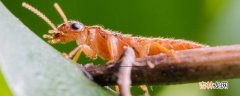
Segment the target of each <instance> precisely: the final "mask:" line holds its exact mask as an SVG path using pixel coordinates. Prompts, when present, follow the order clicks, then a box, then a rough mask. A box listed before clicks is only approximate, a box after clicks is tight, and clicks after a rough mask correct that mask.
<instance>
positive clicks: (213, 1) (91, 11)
mask: <svg viewBox="0 0 240 96" xmlns="http://www.w3.org/2000/svg"><path fill="white" fill-rule="evenodd" d="M23 1H25V2H28V3H30V4H32V5H33V6H35V7H36V8H38V9H39V10H41V11H42V12H43V13H44V14H46V15H47V16H48V17H49V18H50V19H51V20H52V21H53V22H54V23H55V24H56V25H58V24H61V23H62V22H63V21H62V19H61V17H60V16H59V14H58V13H57V12H56V10H55V9H54V8H53V3H54V2H58V3H59V4H60V6H61V7H62V9H63V10H64V12H65V14H66V15H67V17H68V19H70V20H78V21H81V22H82V23H84V24H85V25H102V26H104V28H107V29H111V30H115V31H119V32H121V33H123V34H132V35H135V36H146V37H164V38H177V39H186V40H191V41H196V42H199V43H203V44H207V45H210V46H217V45H228V44H239V43H240V10H239V9H240V0H2V2H3V3H4V4H5V6H6V7H7V8H8V9H9V10H10V11H11V12H12V13H13V14H14V15H15V16H16V17H18V18H19V19H20V20H21V21H22V22H23V23H24V24H25V25H26V26H28V27H29V28H30V29H31V30H32V31H33V32H35V33H36V34H37V35H38V36H40V37H41V36H42V35H43V34H44V33H47V31H48V30H49V29H50V27H49V26H48V25H47V24H46V23H45V22H44V21H42V20H41V19H40V18H39V17H37V16H36V15H35V14H32V13H31V12H30V11H28V10H26V9H24V8H22V7H21V3H22V2H23ZM0 14H1V13H0ZM23 38H24V37H23ZM45 41H46V40H45ZM52 46H53V47H54V48H56V49H57V50H59V51H60V52H69V51H70V50H72V49H73V48H74V47H75V46H76V44H75V42H72V43H69V44H65V45H62V44H55V45H52ZM19 47H20V46H19ZM46 55H47V54H46ZM79 62H80V63H86V62H90V60H89V59H87V58H85V56H83V55H82V56H81V59H80V60H79ZM91 62H92V61H91ZM93 62H94V63H103V62H104V61H102V60H100V59H98V60H96V61H93ZM223 71H227V70H223ZM153 74H154V73H153ZM227 81H228V85H229V87H228V89H227V90H201V89H199V85H198V83H191V84H178V85H169V86H158V85H152V86H149V91H150V93H151V94H152V95H153V96H203V95H204V96H219V95H221V96H239V94H240V92H239V88H240V79H232V80H227ZM89 90H91V89H89ZM132 90H133V91H132V92H133V94H134V95H136V96H137V95H140V94H142V93H143V92H142V91H141V90H139V88H138V87H137V86H134V87H133V88H132ZM11 95H12V94H11V92H10V90H9V88H8V86H7V85H6V81H5V80H4V77H3V76H2V74H1V73H0V96H11Z"/></svg>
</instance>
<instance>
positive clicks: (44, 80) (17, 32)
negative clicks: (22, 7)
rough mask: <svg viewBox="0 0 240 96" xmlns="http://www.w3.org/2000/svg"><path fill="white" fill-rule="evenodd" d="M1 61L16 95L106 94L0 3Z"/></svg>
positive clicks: (88, 95)
mask: <svg viewBox="0 0 240 96" xmlns="http://www.w3.org/2000/svg"><path fill="white" fill-rule="evenodd" d="M0 21H1V22H0V62H1V63H0V64H1V67H0V68H1V70H2V72H3V75H4V77H5V79H6V80H7V83H8V85H9V86H10V89H11V91H12V93H13V94H14V95H17V96H108V95H112V94H111V93H110V92H109V91H107V90H105V89H103V88H101V87H99V86H98V85H97V84H94V83H93V82H91V81H89V80H88V79H87V78H85V76H84V75H83V73H82V72H80V71H78V70H77V68H76V66H75V64H74V63H73V62H71V61H69V60H67V59H65V58H64V57H63V56H62V55H61V54H60V53H59V52H58V51H56V50H55V49H53V48H52V47H51V46H49V45H48V44H46V43H45V42H44V41H42V40H41V39H40V38H39V37H37V36H36V35H35V34H33V32H31V31H30V30H29V29H28V28H26V27H25V26H24V25H23V24H22V23H21V22H20V21H19V20H18V19H16V17H15V16H13V15H12V14H11V13H10V12H9V11H8V10H7V9H6V8H5V7H4V5H3V4H2V3H0Z"/></svg>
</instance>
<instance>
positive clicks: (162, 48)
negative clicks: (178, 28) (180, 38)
mask: <svg viewBox="0 0 240 96" xmlns="http://www.w3.org/2000/svg"><path fill="white" fill-rule="evenodd" d="M152 46H156V47H157V48H158V49H159V50H160V51H161V52H163V53H165V54H167V55H169V56H172V57H174V58H175V59H176V61H178V62H179V61H180V59H179V58H178V57H177V56H176V55H175V54H174V53H172V51H170V50H169V49H167V48H164V47H162V46H161V45H160V44H159V43H156V42H154V43H153V44H152Z"/></svg>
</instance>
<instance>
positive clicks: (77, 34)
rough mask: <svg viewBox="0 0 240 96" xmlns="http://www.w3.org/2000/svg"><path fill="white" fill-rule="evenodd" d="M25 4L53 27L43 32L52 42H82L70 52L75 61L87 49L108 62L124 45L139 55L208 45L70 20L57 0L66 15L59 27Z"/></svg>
mask: <svg viewBox="0 0 240 96" xmlns="http://www.w3.org/2000/svg"><path fill="white" fill-rule="evenodd" d="M22 6H23V7H25V8H27V9H29V10H30V11H32V12H33V13H35V14H36V15H38V16H39V17H40V18H42V19H43V20H44V21H45V22H46V23H47V24H48V25H49V26H50V27H52V29H51V30H49V31H48V34H45V35H43V37H44V38H47V39H49V42H50V43H68V42H72V41H76V43H77V45H78V46H77V47H76V48H75V49H73V50H72V51H71V52H70V53H69V54H67V55H66V57H67V58H71V57H72V56H73V55H75V54H77V55H76V56H75V58H73V60H74V61H77V59H78V58H79V56H80V54H81V53H82V52H83V53H84V54H85V55H86V56H87V57H89V58H91V59H96V58H97V57H98V56H99V57H101V58H102V59H104V60H108V63H111V62H116V61H117V60H119V58H120V56H121V55H122V54H123V48H124V46H130V47H131V48H133V49H134V52H135V55H136V57H137V58H143V57H145V56H152V55H156V54H160V53H165V54H167V55H168V56H173V57H175V58H177V56H176V55H175V54H174V53H173V51H179V50H187V49H193V48H201V47H206V46H205V45H202V44H199V43H195V42H191V41H186V40H180V39H179V40H178V39H165V38H146V37H137V36H131V35H128V34H121V33H117V32H114V31H111V30H106V29H104V28H103V27H101V26H85V25H84V24H82V23H81V22H79V21H68V19H67V17H66V16H65V14H64V12H63V11H62V9H61V8H60V6H59V5H58V4H57V3H55V4H54V7H55V8H56V10H57V11H58V13H59V14H60V16H61V17H62V19H63V21H64V23H62V24H60V25H59V26H58V27H56V26H55V25H54V24H53V23H52V22H51V21H50V20H49V19H48V18H47V17H46V16H45V15H44V14H42V13H41V12H40V11H39V10H37V9H36V8H34V7H32V6H31V5H29V4H27V3H23V4H22Z"/></svg>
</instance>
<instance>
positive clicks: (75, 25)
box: [71, 22, 84, 31]
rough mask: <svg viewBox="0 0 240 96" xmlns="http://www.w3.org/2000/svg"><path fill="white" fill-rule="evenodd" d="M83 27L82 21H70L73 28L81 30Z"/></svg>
mask: <svg viewBox="0 0 240 96" xmlns="http://www.w3.org/2000/svg"><path fill="white" fill-rule="evenodd" d="M83 27H84V25H83V24H82V23H79V22H72V23H71V28H72V29H73V30H77V31H82V30H83Z"/></svg>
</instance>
